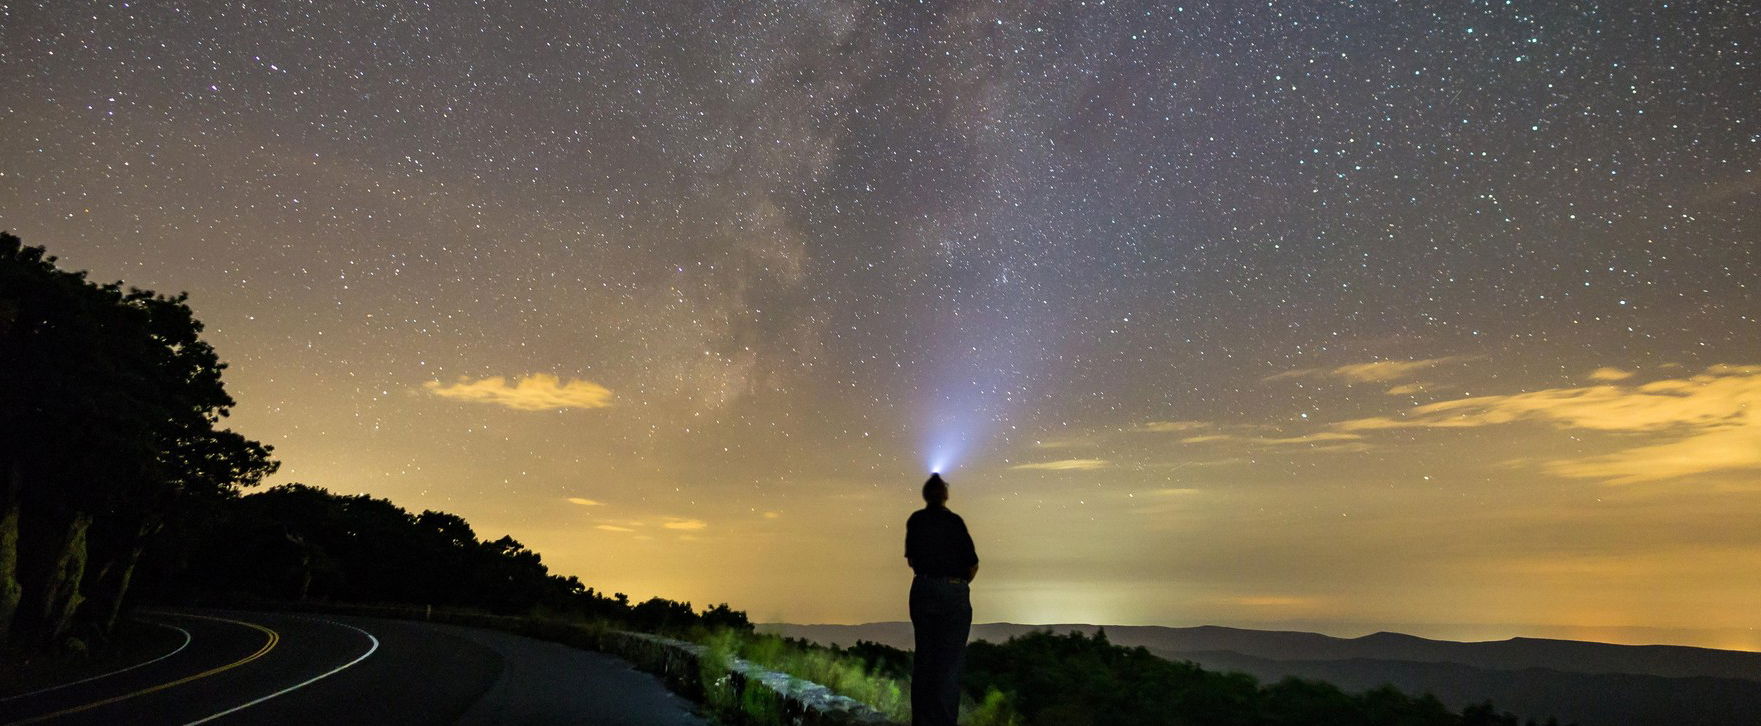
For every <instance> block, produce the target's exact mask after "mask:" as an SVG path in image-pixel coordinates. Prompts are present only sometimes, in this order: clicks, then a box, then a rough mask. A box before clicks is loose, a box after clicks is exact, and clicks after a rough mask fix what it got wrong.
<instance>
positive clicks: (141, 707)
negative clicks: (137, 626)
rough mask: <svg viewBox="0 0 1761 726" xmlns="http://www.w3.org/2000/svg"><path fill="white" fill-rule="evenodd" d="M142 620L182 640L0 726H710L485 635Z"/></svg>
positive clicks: (584, 660) (558, 655) (593, 666)
mask: <svg viewBox="0 0 1761 726" xmlns="http://www.w3.org/2000/svg"><path fill="white" fill-rule="evenodd" d="M142 617H143V619H145V620H147V621H149V622H152V623H154V624H156V625H159V626H161V627H166V628H171V629H174V630H177V631H180V633H181V634H179V635H177V636H176V637H175V638H172V639H171V640H172V642H173V644H175V645H177V648H176V649H171V650H168V651H167V652H165V653H162V654H154V655H155V658H154V659H151V660H148V661H144V662H143V663H141V664H139V665H137V666H135V667H132V668H129V669H126V670H123V671H119V672H115V673H112V674H108V675H103V676H101V677H98V678H95V679H91V680H87V681H84V682H76V683H72V684H66V685H64V686H61V687H57V688H54V689H50V690H46V691H38V692H35V693H28V694H24V695H21V696H14V697H11V698H6V699H0V724H6V725H7V726H10V725H11V724H24V723H44V724H116V723H131V724H198V723H213V724H228V723H231V724H244V723H251V724H302V725H303V724H318V723H322V724H452V723H463V724H473V725H478V724H498V723H507V724H630V725H632V726H634V725H637V724H644V725H645V724H658V725H661V726H675V725H676V726H696V725H701V724H707V723H708V722H707V721H705V720H704V719H702V718H700V717H698V716H696V715H694V713H693V709H692V706H691V704H690V703H689V702H688V701H685V700H683V699H681V698H679V697H678V696H675V695H673V694H672V693H670V692H668V691H667V690H666V688H665V687H664V686H663V685H661V683H660V681H659V680H658V679H656V678H654V677H653V676H650V675H648V674H646V673H642V672H640V671H637V670H635V669H633V668H631V667H630V666H629V664H627V663H624V662H623V661H621V660H618V659H616V658H612V657H610V656H607V655H603V654H600V653H593V652H590V651H584V650H577V649H574V648H569V647H567V646H562V645H558V644H555V643H548V642H544V641H540V640H533V639H531V638H525V637H521V636H517V635H509V634H507V633H501V632H496V631H491V630H479V629H476V628H464V627H458V626H453V625H442V624H437V623H420V622H410V621H402V620H380V619H376V618H357V617H329V616H326V617H316V616H304V615H290V614H280V613H254V612H237V611H188V612H182V611H180V612H153V613H147V614H144V615H143V616H142ZM183 634H187V636H188V637H187V638H186V637H185V636H184V635H183Z"/></svg>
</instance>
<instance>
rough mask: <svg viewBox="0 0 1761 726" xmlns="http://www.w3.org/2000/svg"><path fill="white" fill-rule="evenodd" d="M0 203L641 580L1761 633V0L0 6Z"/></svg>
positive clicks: (1042, 607)
mask: <svg viewBox="0 0 1761 726" xmlns="http://www.w3.org/2000/svg"><path fill="white" fill-rule="evenodd" d="M0 119H3V120H0V124H3V126H0V228H5V229H9V230H10V231H12V232H13V233H15V234H18V235H20V236H21V237H22V238H23V239H24V241H25V242H26V243H27V244H35V245H44V246H47V247H48V248H49V250H50V252H51V253H53V254H58V255H60V256H61V258H62V264H63V265H64V266H65V267H69V268H75V269H89V270H91V271H92V274H93V276H94V277H95V278H97V279H100V280H112V279H122V280H125V281H127V282H128V283H131V284H135V285H140V286H144V287H149V288H153V289H158V290H161V291H166V292H174V291H179V290H188V291H189V292H190V293H191V295H192V298H191V304H192V305H193V307H194V308H195V310H196V312H197V314H198V316H199V317H201V319H203V320H204V321H205V322H206V323H207V324H208V326H209V328H208V334H207V335H208V339H209V340H210V341H211V342H213V343H214V344H215V345H216V347H217V348H218V349H219V352H220V354H221V356H222V357H223V358H224V359H225V360H227V361H229V362H230V363H231V364H232V366H231V368H230V369H229V370H228V372H227V381H228V383H229V386H230V389H231V391H232V392H233V394H234V396H235V397H236V398H237V399H238V400H239V406H238V408H237V409H236V411H235V413H234V416H233V417H232V419H231V422H232V425H233V426H234V427H235V428H236V429H238V430H239V431H241V432H243V433H245V434H247V435H250V436H253V437H255V438H258V439H260V440H262V441H264V442H265V443H270V444H273V445H274V446H275V447H276V450H277V455H278V457H279V458H280V460H281V461H282V462H283V467H282V470H281V474H279V475H278V476H277V477H276V478H275V481H276V482H286V481H300V482H305V483H309V484H315V485H319V486H323V487H326V488H329V489H332V490H334V491H340V492H348V493H354V492H367V493H371V494H373V495H375V496H382V497H387V498H390V499H391V500H393V501H394V502H396V503H398V504H400V505H402V506H404V507H406V508H409V509H412V510H418V511H419V510H421V509H425V508H432V509H444V510H447V511H452V512H456V513H458V514H461V515H463V516H465V517H466V518H468V519H469V520H470V521H471V522H472V523H473V524H474V525H475V526H476V527H477V530H478V533H479V534H480V535H485V536H490V537H497V536H500V535H501V534H504V533H511V534H513V535H514V536H515V537H516V538H517V539H519V540H520V541H522V542H524V543H525V544H526V545H528V546H530V547H532V548H534V549H536V550H538V551H540V552H542V553H543V554H544V556H545V559H546V561H547V562H549V563H550V564H551V566H552V567H553V568H554V569H555V570H556V571H559V572H561V573H564V574H576V575H579V576H580V577H581V578H582V579H583V580H584V581H586V582H587V583H589V584H591V585H593V586H595V587H597V588H600V589H602V590H605V591H616V592H626V593H628V594H630V595H631V596H632V597H633V598H637V599H642V598H647V597H649V596H653V595H660V596H665V597H669V598H674V599H681V600H691V601H693V602H694V603H697V604H699V605H702V604H706V603H711V602H721V601H728V602H730V603H732V604H733V605H734V606H735V607H736V608H742V609H745V610H747V611H749V612H750V614H751V615H752V617H753V618H754V619H755V620H788V621H793V622H861V621H868V620H902V619H905V617H906V603H905V593H906V590H907V588H908V585H909V571H908V570H907V569H906V568H905V563H904V560H903V558H902V540H903V522H904V518H905V517H906V515H908V514H909V513H910V512H911V511H912V510H913V509H916V508H917V507H919V506H921V502H920V500H919V499H918V485H919V484H920V483H921V482H922V480H923V477H924V475H925V474H926V472H927V471H928V470H929V468H930V467H932V466H935V467H939V468H942V469H943V471H945V472H946V473H947V477H948V479H949V481H950V483H951V485H952V488H953V500H952V501H951V502H950V505H951V507H952V508H953V509H954V510H955V511H957V512H959V513H961V514H962V515H963V516H964V517H965V518H966V521H967V523H968V525H969V526H970V528H971V530H972V532H973V535H974V537H975V538H976V539H977V542H978V551H979V555H980V557H981V558H982V559H983V565H982V567H983V569H982V571H981V572H980V575H979V579H978V581H977V582H976V583H975V585H974V595H973V598H974V611H975V619H976V620H977V621H979V622H988V621H996V620H1009V621H1015V622H1098V623H1149V624H1164V625H1198V624H1204V623H1215V624H1229V625H1256V624H1279V625H1294V626H1300V627H1308V628H1314V629H1320V630H1324V631H1326V632H1335V633H1340V634H1347V635H1354V634H1361V633H1363V632H1370V631H1373V630H1377V629H1383V628H1392V627H1399V628H1403V629H1405V630H1407V631H1410V632H1417V633H1420V634H1429V635H1440V636H1446V637H1487V638H1492V637H1508V636H1511V635H1518V634H1526V635H1554V636H1566V637H1586V638H1602V639H1613V640H1626V641H1630V642H1639V641H1644V642H1681V643H1691V644H1701V645H1711V646H1722V647H1746V648H1752V649H1761V631H1758V630H1755V629H1754V626H1755V621H1754V613H1756V612H1761V578H1758V577H1756V573H1757V572H1761V514H1758V513H1761V289H1758V285H1761V283H1758V282H1757V280H1761V276H1758V275H1761V252H1758V251H1757V247H1758V246H1761V244H1758V243H1761V173H1757V171H1756V167H1757V165H1758V164H1761V8H1758V7H1757V6H1756V5H1755V4H1754V3H1752V2H1742V1H1731V2H1694V1H1691V0H1690V1H1688V2H1671V3H1667V4H1665V3H1660V2H1600V3H1598V2H1533V1H1511V2H1504V1H1500V2H1494V3H1483V2H1473V3H1469V2H1449V3H1399V4H1398V5H1396V4H1395V3H1392V2H1370V3H1364V2H1253V3H1247V2H1243V3H1215V4H1206V3H1203V2H1190V3H1187V4H1185V5H1180V4H1178V3H1147V2H1146V3H1132V2H1101V1H1098V0H1096V1H1093V2H1086V3H1084V2H997V3H931V4H907V3H879V4H868V3H849V2H815V1H809V2H752V3H707V4H706V3H695V2H672V1H670V0H669V1H668V2H627V3H610V2H580V3H572V2H569V3H565V2H549V3H545V2H515V3H500V2H480V3H467V2H450V1H447V0H438V1H436V2H429V3H406V2H372V3H365V2H327V1H325V2H249V3H220V2H150V1H149V2H136V3H88V2H62V1H57V2H28V1H27V2H0Z"/></svg>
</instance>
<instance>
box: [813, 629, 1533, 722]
mask: <svg viewBox="0 0 1761 726" xmlns="http://www.w3.org/2000/svg"><path fill="white" fill-rule="evenodd" d="M787 642H788V643H789V644H790V645H791V646H793V647H797V648H815V647H820V646H815V645H813V644H812V643H810V642H808V641H804V640H796V639H788V640H787ZM829 650H831V651H832V652H835V653H837V654H838V655H840V656H842V657H845V658H849V659H853V660H855V661H857V662H859V663H860V664H861V665H862V666H863V668H864V669H865V670H866V672H868V673H872V674H875V675H877V676H881V677H890V678H895V679H900V680H903V679H905V678H907V677H909V674H910V672H911V656H912V654H911V652H910V651H906V650H900V649H898V648H893V647H891V646H887V645H882V644H879V643H872V642H868V641H858V642H857V643H856V644H855V645H854V646H851V647H849V648H830V649H829ZM961 686H962V689H963V690H964V692H965V694H966V696H967V698H968V700H969V702H970V703H971V704H984V703H985V702H986V701H987V696H988V695H989V694H991V693H1001V694H1003V696H1004V697H1005V698H1006V705H1005V707H1004V708H1000V709H986V708H982V707H980V708H975V709H973V713H971V714H970V716H971V718H970V719H969V721H972V722H985V723H1009V722H1012V721H1014V720H1019V721H1020V722H1021V723H1022V724H1023V725H1024V726H1042V725H1043V726H1054V725H1056V726H1139V725H1142V726H1156V725H1166V726H1184V725H1188V724H1207V725H1215V726H1275V725H1286V724H1287V725H1289V726H1299V725H1300V726H1334V725H1336V726H1539V725H1540V724H1541V722H1537V721H1535V720H1533V719H1527V720H1525V719H1523V718H1521V717H1518V716H1516V715H1514V714H1511V713H1508V712H1502V711H1499V710H1498V709H1497V708H1496V707H1494V706H1493V705H1492V704H1490V703H1483V704H1479V705H1474V706H1468V707H1466V708H1464V709H1462V710H1461V711H1460V712H1455V711H1451V710H1450V709H1449V708H1448V707H1447V706H1445V705H1443V703H1442V702H1441V701H1439V700H1437V698H1436V697H1435V696H1432V695H1430V694H1425V695H1422V696H1410V695H1407V694H1405V693H1402V692H1400V691H1399V690H1398V689H1395V688H1394V687H1393V686H1383V687H1381V688H1377V689H1374V690H1370V691H1366V692H1363V693H1346V692H1345V691H1342V690H1340V689H1339V687H1337V686H1334V685H1332V684H1330V683H1324V682H1321V681H1313V680H1306V679H1299V678H1286V679H1284V680H1281V681H1278V682H1277V683H1260V682H1259V681H1258V680H1257V679H1255V678H1254V677H1253V676H1250V675H1247V674H1245V673H1221V672H1217V671H1207V670H1205V669H1203V668H1200V667H1199V666H1198V665H1197V664H1194V663H1190V662H1174V661H1170V660H1167V659H1165V658H1162V657H1160V656H1157V655H1155V654H1153V653H1151V652H1149V650H1148V649H1145V648H1143V647H1136V648H1128V647H1125V646H1122V645H1114V644H1112V643H1110V642H1108V641H1107V634H1106V630H1105V629H1102V630H1100V631H1097V632H1096V633H1095V634H1094V635H1093V636H1085V635H1083V634H1082V633H1079V632H1074V631H1072V632H1069V633H1067V634H1063V635H1055V634H1052V633H1051V632H1047V631H1036V632H1032V633H1028V634H1026V635H1021V636H1017V637H1014V638H1010V639H1009V640H1008V641H1007V642H1004V643H991V642H987V641H978V642H975V643H972V644H970V645H968V646H967V648H966V669H965V671H964V673H963V674H962V678H961ZM1544 723H1545V725H1546V726H1557V724H1558V721H1557V720H1555V719H1552V718H1549V719H1547V720H1546V721H1545V722H1544Z"/></svg>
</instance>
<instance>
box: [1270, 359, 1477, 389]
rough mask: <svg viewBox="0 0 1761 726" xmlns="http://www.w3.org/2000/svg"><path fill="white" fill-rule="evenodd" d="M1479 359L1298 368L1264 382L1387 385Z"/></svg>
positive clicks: (1424, 360)
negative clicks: (1293, 380)
mask: <svg viewBox="0 0 1761 726" xmlns="http://www.w3.org/2000/svg"><path fill="white" fill-rule="evenodd" d="M1478 357H1479V356H1471V355H1451V356H1444V357H1442V358H1423V359H1420V360H1378V361H1370V362H1368V363H1351V364H1347V365H1342V366H1338V367H1336V368H1298V369H1296V370H1291V371H1285V372H1283V373H1274V374H1272V375H1269V376H1266V377H1265V378H1264V379H1262V380H1266V381H1280V380H1284V379H1287V378H1328V377H1331V378H1344V379H1346V380H1350V381H1359V382H1363V383H1387V382H1389V381H1397V380H1400V379H1402V378H1406V377H1408V376H1411V375H1412V374H1414V373H1417V372H1419V371H1422V370H1425V369H1428V368H1435V367H1437V366H1440V365H1444V364H1448V363H1462V362H1466V361H1470V360H1474V359H1476V358H1478Z"/></svg>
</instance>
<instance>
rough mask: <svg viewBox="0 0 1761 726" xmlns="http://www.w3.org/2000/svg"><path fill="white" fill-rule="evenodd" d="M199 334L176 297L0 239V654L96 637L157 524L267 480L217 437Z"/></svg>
mask: <svg viewBox="0 0 1761 726" xmlns="http://www.w3.org/2000/svg"><path fill="white" fill-rule="evenodd" d="M201 333H202V324H201V322H199V321H197V320H196V318H195V316H194V314H193V313H192V312H191V311H190V308H189V306H188V304H187V302H186V296H184V295H176V296H165V295H159V294H157V293H154V292H152V291H150V290H140V289H135V288H126V289H125V288H124V287H123V286H122V284H121V283H109V284H96V283H93V282H90V281H88V280H87V279H86V276H85V273H83V272H68V271H65V270H62V269H60V268H59V267H58V266H57V265H56V259H55V258H54V257H52V256H49V255H48V254H47V253H46V252H45V250H43V249H42V248H40V247H28V246H25V245H24V244H23V243H22V242H21V241H20V240H19V238H17V237H14V236H12V235H10V234H4V233H0V477H3V480H0V643H6V642H9V641H10V643H11V644H12V645H13V646H14V647H17V648H19V649H21V650H23V651H27V652H29V651H37V650H42V649H43V648H45V647H49V646H67V647H81V646H80V641H82V640H89V639H91V638H94V637H95V638H99V639H102V638H103V637H105V636H106V634H107V633H109V631H110V630H111V628H112V627H113V626H114V624H115V622H116V617H117V613H118V611H119V609H120V608H121V607H122V604H123V602H124V601H125V599H126V598H128V597H129V596H130V589H131V588H130V586H131V582H132V580H133V574H134V571H135V568H136V565H137V564H138V562H139V558H140V555H141V551H142V548H143V546H144V545H145V543H146V541H147V540H148V539H149V538H151V537H152V536H153V535H154V534H155V533H157V532H158V531H159V530H160V529H161V528H162V527H163V526H164V525H165V523H166V521H167V519H168V518H170V517H173V516H174V515H175V514H176V513H177V512H179V511H181V510H185V509H191V508H198V507H200V506H201V504H200V503H201V502H202V501H204V500H212V499H218V498H224V497H229V496H232V495H233V494H234V493H235V492H236V491H237V489H238V488H239V487H241V486H249V485H251V484H254V483H256V482H257V481H259V480H260V479H261V478H262V477H264V476H266V475H268V474H269V473H271V472H273V471H274V469H275V463H274V461H273V460H272V459H270V457H269V454H270V451H269V447H266V446H263V445H261V444H259V443H257V442H255V441H251V440H250V439H247V438H245V437H243V436H241V435H239V434H237V433H235V432H233V431H230V430H227V429H225V428H222V427H221V422H222V420H223V419H224V418H225V417H226V415H227V413H228V411H229V409H230V408H231V407H232V405H233V400H232V398H231V397H230V396H229V395H228V394H227V393H226V390H225V388H224V386H223V385H222V384H221V371H222V370H224V369H225V368H226V366H225V364H223V363H221V362H220V359H219V357H218V355H217V354H216V353H215V351H214V349H213V348H212V347H211V346H209V345H208V344H207V343H206V342H205V341H203V340H202V337H201ZM15 616H16V617H15ZM64 637H65V638H71V640H68V641H64V640H63V638H64Z"/></svg>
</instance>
